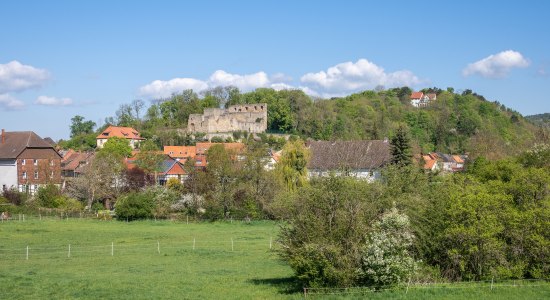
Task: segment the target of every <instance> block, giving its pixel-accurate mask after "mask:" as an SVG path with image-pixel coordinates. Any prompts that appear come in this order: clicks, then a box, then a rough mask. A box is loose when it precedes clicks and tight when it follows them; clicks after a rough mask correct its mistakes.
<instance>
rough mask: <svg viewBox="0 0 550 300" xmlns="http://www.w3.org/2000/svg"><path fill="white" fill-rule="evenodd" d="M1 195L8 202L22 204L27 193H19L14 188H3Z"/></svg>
mask: <svg viewBox="0 0 550 300" xmlns="http://www.w3.org/2000/svg"><path fill="white" fill-rule="evenodd" d="M3 197H4V198H5V199H6V200H7V201H8V202H9V203H11V204H15V205H22V204H23V203H25V200H26V199H27V195H26V194H25V193H21V192H19V191H18V190H17V189H15V188H12V189H9V190H5V191H4V193H3Z"/></svg>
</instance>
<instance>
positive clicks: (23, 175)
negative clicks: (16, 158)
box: [21, 171, 27, 179]
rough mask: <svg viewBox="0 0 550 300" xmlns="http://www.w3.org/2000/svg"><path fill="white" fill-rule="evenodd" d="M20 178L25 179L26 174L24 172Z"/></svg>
mask: <svg viewBox="0 0 550 300" xmlns="http://www.w3.org/2000/svg"><path fill="white" fill-rule="evenodd" d="M21 177H22V178H23V179H27V172H24V171H23V174H22V176H21Z"/></svg>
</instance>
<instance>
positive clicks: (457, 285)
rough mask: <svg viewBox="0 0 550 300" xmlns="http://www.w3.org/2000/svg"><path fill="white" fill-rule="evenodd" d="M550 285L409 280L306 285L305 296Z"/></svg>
mask: <svg viewBox="0 0 550 300" xmlns="http://www.w3.org/2000/svg"><path fill="white" fill-rule="evenodd" d="M542 286H546V287H550V279H495V278H493V279H491V280H481V281H461V282H445V283H427V282H418V283H412V282H408V283H405V284H400V285H397V286H393V287H375V286H364V287H348V288H306V287H304V297H305V298H307V297H314V296H327V295H335V296H336V295H342V296H345V295H363V296H368V294H372V293H377V292H384V291H395V292H402V293H404V294H407V293H408V292H409V291H413V290H422V289H487V290H494V289H497V288H505V287H513V288H522V287H525V288H534V287H542Z"/></svg>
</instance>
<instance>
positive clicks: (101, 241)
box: [0, 219, 550, 299]
mask: <svg viewBox="0 0 550 300" xmlns="http://www.w3.org/2000/svg"><path fill="white" fill-rule="evenodd" d="M277 231H278V226H277V224H276V223H274V222H252V223H251V224H245V223H242V222H233V223H225V222H216V223H198V224H195V223H191V224H185V223H172V222H167V221H162V222H160V221H159V222H155V221H140V222H130V223H126V222H117V221H97V220H90V219H69V220H59V219H43V220H37V219H30V220H29V219H27V220H26V221H25V222H20V221H10V222H4V223H0V299H74V298H78V299H205V298H206V299H281V298H286V299H300V298H303V292H302V289H301V287H300V286H299V285H297V284H296V282H295V281H294V280H293V277H292V274H293V273H292V270H291V269H290V267H288V266H287V265H286V264H285V263H283V262H281V261H280V260H279V259H278V257H277V255H276V253H275V252H274V251H273V250H270V241H273V243H272V244H273V246H274V247H275V242H274V239H275V237H276V235H277ZM193 240H194V241H195V242H194V244H195V248H194V249H193ZM111 243H113V244H111ZM69 244H70V245H71V252H70V257H68V255H69ZM112 245H113V247H112ZM27 246H29V258H28V260H27V259H26V248H27ZM159 250H160V253H159ZM111 251H113V252H111ZM111 253H112V254H113V255H111ZM455 287H456V286H455ZM310 297H311V298H323V299H333V298H334V299H343V298H357V299H363V298H366V297H368V298H372V299H545V298H546V299H548V298H550V285H548V284H545V285H542V286H537V287H535V286H532V287H496V288H495V289H493V290H490V288H487V287H475V286H473V285H472V286H468V285H465V287H462V288H453V287H442V286H438V287H434V288H429V289H421V288H411V289H410V290H409V291H408V292H407V293H405V292H404V291H403V290H397V291H385V292H379V293H367V294H345V295H313V294H310V295H309V296H308V298H310Z"/></svg>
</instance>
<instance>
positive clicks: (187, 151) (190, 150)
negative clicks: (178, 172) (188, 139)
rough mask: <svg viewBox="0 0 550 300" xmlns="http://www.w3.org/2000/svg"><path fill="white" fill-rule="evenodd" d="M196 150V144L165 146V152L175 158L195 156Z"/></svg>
mask: <svg viewBox="0 0 550 300" xmlns="http://www.w3.org/2000/svg"><path fill="white" fill-rule="evenodd" d="M196 152H197V148H196V147H195V146H164V154H166V155H170V157H173V158H187V157H191V158H195V155H196Z"/></svg>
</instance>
